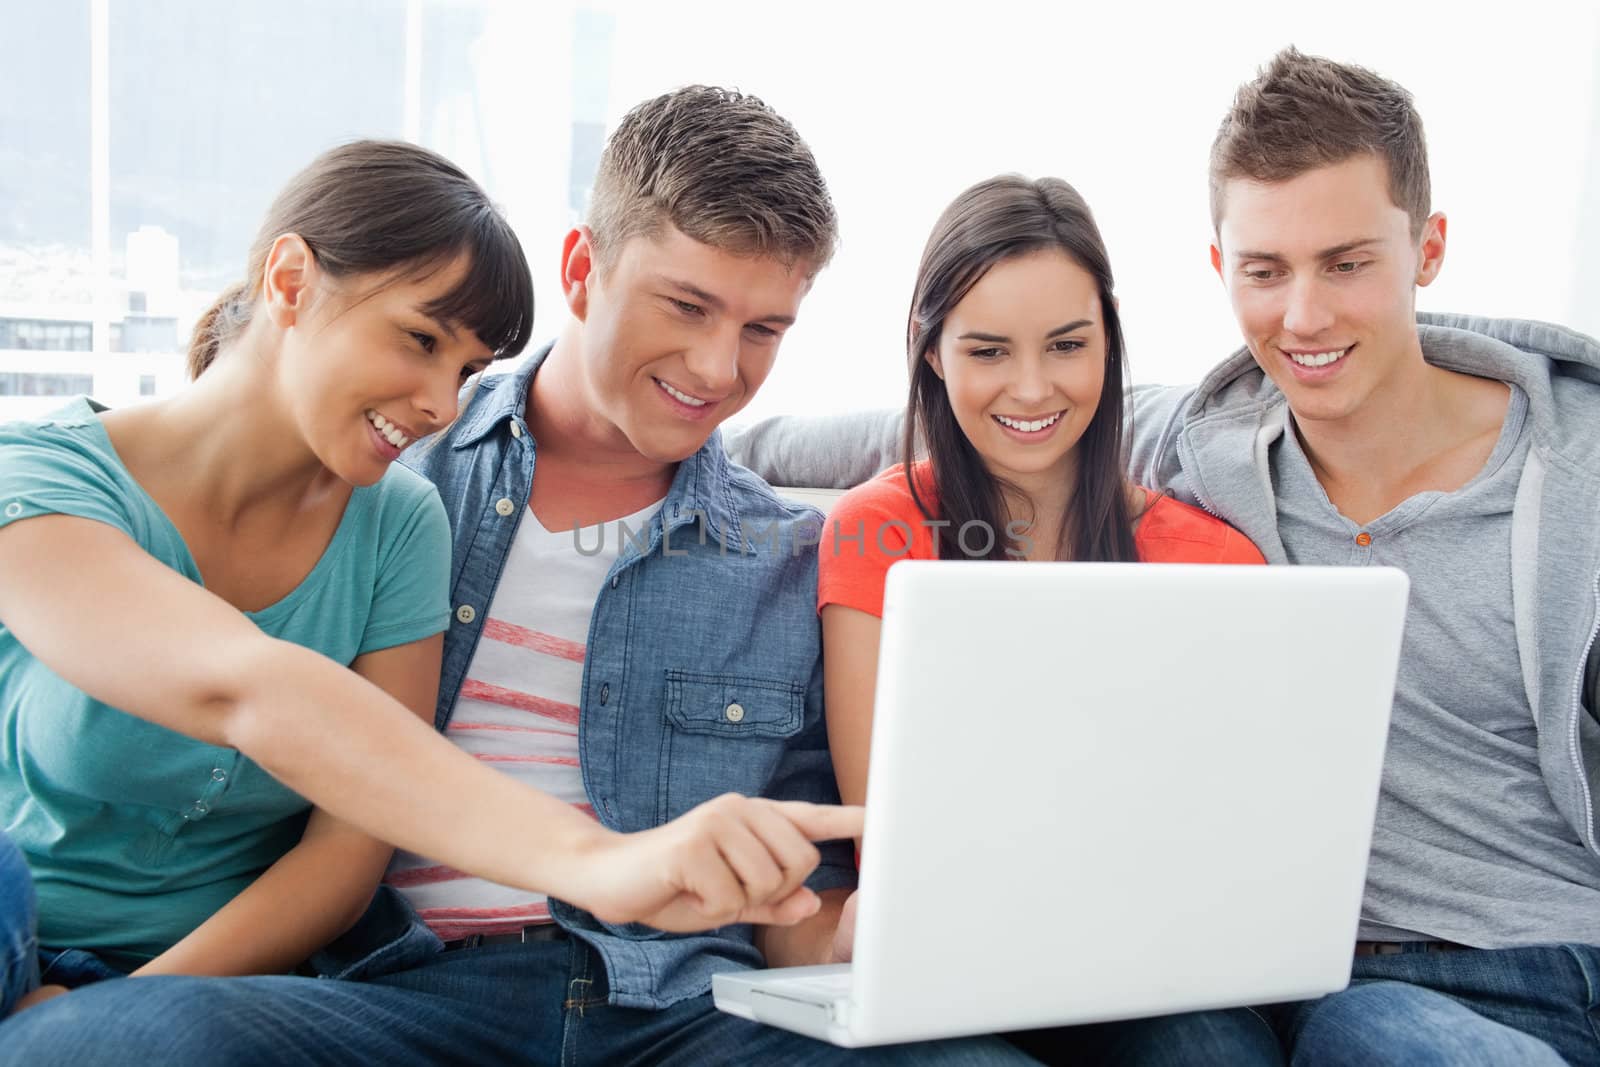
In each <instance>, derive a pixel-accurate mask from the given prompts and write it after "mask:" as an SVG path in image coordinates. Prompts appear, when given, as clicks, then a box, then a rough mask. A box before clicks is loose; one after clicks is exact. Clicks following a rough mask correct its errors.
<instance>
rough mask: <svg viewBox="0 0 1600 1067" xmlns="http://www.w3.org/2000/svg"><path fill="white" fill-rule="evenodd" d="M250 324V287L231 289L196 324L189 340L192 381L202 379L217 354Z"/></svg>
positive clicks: (243, 286)
mask: <svg viewBox="0 0 1600 1067" xmlns="http://www.w3.org/2000/svg"><path fill="white" fill-rule="evenodd" d="M249 322H250V287H249V286H247V285H245V284H244V283H243V282H240V283H239V284H237V285H234V286H231V287H230V288H229V289H228V290H227V291H226V292H224V293H223V294H222V295H221V296H219V297H217V302H216V303H214V304H212V305H211V306H210V307H209V308H207V309H206V313H205V314H204V315H202V316H200V321H198V322H196V323H195V324H194V336H193V337H191V338H190V339H189V377H190V378H198V377H200V375H201V373H202V372H203V371H204V370H205V369H206V368H207V367H209V366H211V362H212V361H213V360H215V359H216V358H217V350H218V349H219V348H221V347H222V346H223V345H224V344H226V343H227V342H228V341H230V340H232V339H233V337H234V335H235V334H237V333H238V332H239V331H240V330H243V329H244V328H245V326H247V325H249Z"/></svg>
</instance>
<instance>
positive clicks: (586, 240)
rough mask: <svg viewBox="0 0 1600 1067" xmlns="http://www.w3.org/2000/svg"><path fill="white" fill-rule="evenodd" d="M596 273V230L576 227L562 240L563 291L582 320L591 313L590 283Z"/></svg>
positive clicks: (570, 306)
mask: <svg viewBox="0 0 1600 1067" xmlns="http://www.w3.org/2000/svg"><path fill="white" fill-rule="evenodd" d="M594 273H595V248H594V233H593V231H591V230H590V229H589V227H587V226H578V227H575V228H574V229H573V230H571V231H570V232H569V233H568V234H567V236H566V239H565V240H564V241H562V242H561V292H562V295H564V296H565V297H566V299H567V309H568V310H569V311H571V312H572V315H573V317H574V318H576V319H577V320H578V321H579V322H582V321H583V320H584V319H585V318H586V317H587V316H588V314H589V283H590V279H591V278H593V277H594Z"/></svg>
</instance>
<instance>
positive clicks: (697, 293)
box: [661, 274, 795, 326]
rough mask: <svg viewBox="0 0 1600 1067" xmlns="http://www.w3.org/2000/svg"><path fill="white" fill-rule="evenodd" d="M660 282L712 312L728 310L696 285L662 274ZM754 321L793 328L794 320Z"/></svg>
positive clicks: (787, 317) (774, 317) (781, 317)
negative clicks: (686, 295)
mask: <svg viewBox="0 0 1600 1067" xmlns="http://www.w3.org/2000/svg"><path fill="white" fill-rule="evenodd" d="M661 280H662V281H663V282H665V283H666V284H668V285H670V286H672V287H673V288H675V289H681V290H682V291H683V292H685V293H688V294H689V295H690V296H692V297H694V298H695V300H696V301H697V302H699V303H701V304H704V305H705V306H706V307H708V308H710V309H711V310H712V311H716V312H723V311H727V310H728V305H727V303H726V302H724V301H723V299H722V298H721V297H720V296H717V295H716V294H715V293H708V292H706V291H705V290H704V289H702V288H700V287H699V286H698V285H691V284H690V283H688V282H686V281H684V280H683V279H681V278H669V277H667V276H666V275H664V274H663V275H661ZM755 321H756V322H771V323H776V324H778V325H780V326H793V325H794V321H795V320H794V316H793V315H763V316H762V317H761V318H759V319H756V320H755Z"/></svg>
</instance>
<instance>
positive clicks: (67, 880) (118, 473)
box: [0, 400, 450, 960]
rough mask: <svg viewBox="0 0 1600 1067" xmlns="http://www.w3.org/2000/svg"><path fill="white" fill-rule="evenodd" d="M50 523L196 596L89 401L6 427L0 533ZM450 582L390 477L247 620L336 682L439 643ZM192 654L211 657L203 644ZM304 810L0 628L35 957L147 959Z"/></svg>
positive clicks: (422, 518)
mask: <svg viewBox="0 0 1600 1067" xmlns="http://www.w3.org/2000/svg"><path fill="white" fill-rule="evenodd" d="M45 514H63V515H74V516H78V517H81V518H86V519H91V520H94V521H97V522H103V523H106V524H107V525H109V526H113V527H115V528H116V529H118V530H121V531H123V532H124V533H126V534H127V535H128V536H129V537H131V538H132V539H133V540H134V541H135V542H136V543H137V544H138V545H139V546H140V547H141V548H143V549H144V550H145V551H146V552H148V553H150V555H152V556H154V557H155V558H156V559H158V560H160V561H161V562H162V563H164V564H166V565H167V566H168V567H171V568H172V569H173V570H175V571H177V572H178V573H180V574H182V575H184V576H185V577H187V578H189V579H190V580H191V581H194V582H196V583H198V582H200V574H199V571H198V570H197V568H196V567H195V563H194V559H193V558H192V557H191V556H190V554H189V550H188V548H187V546H185V544H184V543H183V539H182V538H181V537H180V536H179V534H178V531H177V529H176V528H175V527H174V526H173V525H172V523H171V522H170V521H169V520H168V519H167V517H166V515H165V514H164V513H163V512H162V511H161V509H160V507H158V506H157V504H156V502H155V501H154V500H153V499H151V497H150V496H149V495H148V494H147V493H145V491H144V490H143V489H142V488H140V486H139V485H138V483H137V482H135V481H134V480H133V477H132V476H131V475H130V474H129V473H128V470H127V468H126V467H124V466H123V464H122V461H121V459H120V458H118V456H117V454H116V451H115V450H114V449H113V448H112V446H111V440H110V438H109V437H107V436H106V432H105V429H104V427H103V426H102V425H101V423H100V420H99V418H98V417H97V416H96V414H95V412H94V409H93V408H92V407H91V406H90V405H89V403H88V401H87V400H79V401H77V402H75V403H74V404H73V405H71V406H70V407H69V408H67V409H65V410H64V411H62V412H61V413H58V414H57V415H56V416H54V417H52V418H51V419H48V420H45V421H39V422H23V423H11V424H8V425H3V426H0V526H5V525H8V524H10V523H12V522H17V521H21V520H24V519H27V518H30V517H33V516H38V515H45ZM449 572H450V527H449V522H448V520H447V519H446V517H445V512H444V508H443V506H442V505H441V504H440V502H439V496H438V493H437V492H436V491H435V490H434V488H433V486H432V485H431V484H430V483H429V482H427V481H426V480H424V479H423V478H421V477H419V476H418V475H416V474H414V473H413V472H411V471H409V470H407V469H405V468H404V467H402V466H400V465H399V464H394V465H392V466H391V467H390V468H389V471H388V472H387V473H386V474H385V475H384V476H383V478H382V479H381V480H380V481H379V482H378V483H377V484H375V485H372V486H368V487H365V488H357V489H356V490H355V491H354V492H353V493H352V494H351V496H350V501H349V503H348V504H347V505H346V507H345V512H344V517H343V519H342V520H341V521H340V523H339V527H338V530H337V531H336V532H335V534H334V536H333V540H332V541H331V542H330V543H329V545H328V548H327V550H326V552H324V554H323V556H322V558H321V559H320V560H319V561H318V562H317V564H316V566H315V567H314V568H313V569H312V571H311V573H310V574H308V575H307V576H306V578H305V580H304V581H302V582H301V583H300V584H299V585H298V586H297V587H296V588H295V589H294V590H293V591H292V592H290V593H289V594H288V595H287V596H285V597H284V598H283V599H282V600H280V601H278V602H277V603H276V604H273V605H271V606H270V607H268V608H265V609H264V610H262V611H257V612H250V613H248V616H247V617H248V618H249V619H251V621H253V622H254V623H255V624H256V625H257V626H258V627H260V628H261V630H262V631H263V632H264V633H266V634H269V635H270V636H273V637H277V638H281V639H282V640H285V641H292V642H294V643H295V644H297V645H302V646H304V647H306V648H309V649H313V650H315V651H317V652H320V653H322V654H323V655H325V656H327V657H328V658H329V659H332V660H334V661H336V662H338V663H343V664H348V663H350V662H352V661H353V660H355V658H356V657H357V656H360V655H362V654H363V653H367V652H373V651H376V650H378V649H383V648H392V647H394V646H396V645H402V644H406V643H408V642H411V641H416V640H420V639H421V638H424V637H429V636H432V635H433V634H436V633H439V632H441V631H442V630H444V628H445V627H446V625H447V624H448V616H449V601H448V597H449V588H448V585H449ZM133 624H135V625H136V624H137V623H136V621H135V622H134V623H133ZM189 651H190V652H191V654H193V655H195V656H204V655H205V654H206V649H205V647H204V643H203V642H200V643H197V644H196V646H195V647H194V648H193V649H191V650H189ZM300 710H301V711H302V712H303V713H304V714H306V715H315V714H317V710H318V709H317V708H316V707H315V706H308V707H305V708H302V709H300ZM307 808H308V805H307V803H306V801H305V800H304V799H303V798H302V797H300V796H299V795H298V794H296V793H294V792H291V791H290V790H288V789H286V788H285V787H284V786H282V785H280V784H279V783H278V782H277V781H276V780H275V779H274V778H272V777H271V776H270V775H269V774H267V772H266V771H264V770H262V769H261V767H260V766H258V765H257V764H256V763H255V762H253V761H252V760H249V759H247V758H245V757H244V756H242V755H240V754H239V752H238V751H236V750H234V749H229V748H219V747H216V746H213V745H208V744H204V743H202V742H200V741H196V740H194V739H192V738H189V737H185V736H184V735H182V734H179V733H176V732H174V731H172V730H168V729H166V728H165V727H162V726H157V725H156V724H154V723H151V722H148V721H146V720H143V719H139V718H136V717H134V716H133V715H130V714H128V713H126V712H123V711H119V710H117V709H116V708H113V707H109V706H108V705H105V704H102V703H100V702H99V701H96V700H94V699H93V698H91V697H90V696H88V695H87V694H85V693H83V692H82V691H80V690H78V689H76V688H74V687H73V686H71V685H69V684H67V683H66V682H65V681H63V680H62V679H61V678H60V677H59V676H57V675H56V674H55V673H53V672H52V671H51V670H50V669H49V668H48V667H46V666H45V665H44V664H42V663H40V662H39V661H38V660H37V659H35V658H34V657H33V656H32V655H31V654H30V653H29V652H28V650H27V649H25V648H23V647H22V645H21V644H19V643H18V641H17V640H16V638H15V637H13V636H12V634H11V632H10V630H9V629H8V628H7V627H6V626H5V620H4V619H0V827H3V828H4V830H5V832H6V833H7V834H8V835H9V836H10V837H11V839H12V840H13V841H15V842H16V843H17V845H18V847H20V848H21V849H22V851H23V853H24V854H25V855H26V856H27V858H28V865H29V868H30V869H31V870H32V872H33V877H34V882H35V885H36V886H37V888H38V894H39V940H40V943H41V944H43V945H45V946H48V947H51V948H89V949H94V950H97V951H100V952H103V953H106V954H108V955H110V956H113V957H122V958H126V959H130V960H137V959H142V958H148V957H151V956H154V955H157V954H159V953H160V952H162V951H164V950H165V949H167V948H168V947H170V946H171V945H172V944H174V943H175V942H176V941H178V940H179V939H180V938H182V937H183V936H184V935H186V934H188V933H189V932H190V931H191V930H193V929H194V928H195V927H197V926H199V925H200V924H201V923H202V922H204V921H205V920H206V919H207V918H209V917H210V916H211V915H212V914H213V913H214V912H215V911H217V909H219V908H220V907H222V906H223V905H224V904H226V903H227V902H228V901H229V900H231V899H232V898H233V897H235V896H237V895H238V894H239V892H240V891H241V890H243V889H244V888H245V887H246V886H248V885H249V884H250V883H251V882H252V881H254V880H255V878H256V877H257V876H258V875H260V874H261V873H262V871H264V870H265V869H266V868H267V867H269V866H271V865H272V864H273V863H274V862H275V861H276V860H277V859H278V858H279V857H280V856H282V855H283V854H284V853H285V852H286V851H288V850H289V849H290V848H292V847H293V846H294V845H295V844H296V842H298V841H299V839H300V835H301V832H302V831H303V829H304V827H305V819H306V813H307Z"/></svg>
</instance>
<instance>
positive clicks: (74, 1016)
mask: <svg viewBox="0 0 1600 1067" xmlns="http://www.w3.org/2000/svg"><path fill="white" fill-rule="evenodd" d="M0 1055H3V1057H4V1058H6V1059H7V1060H8V1061H9V1060H12V1058H13V1057H14V1058H15V1059H14V1062H18V1063H27V1064H30V1065H31V1067H51V1065H64V1067H95V1065H98V1064H122V1063H150V1064H157V1063H159V1064H174V1065H178V1067H182V1065H185V1064H197V1063H227V1064H228V1065H229V1067H249V1065H253V1064H263V1065H267V1064H270V1065H274V1067H275V1065H279V1064H317V1065H344V1064H351V1065H353V1064H362V1065H366V1064H374V1063H378V1064H383V1065H384V1067H411V1065H413V1064H459V1063H472V1064H494V1063H506V1064H560V1065H562V1067H576V1065H580V1064H595V1065H600V1064H606V1065H610V1064H625V1063H641V1064H667V1065H670V1064H681V1065H690V1064H694V1065H701V1064H718V1063H760V1064H768V1063H771V1064H796V1065H808V1064H827V1063H840V1064H873V1065H879V1064H930V1065H935V1067H939V1065H949V1067H958V1065H963V1067H964V1065H967V1064H1011V1063H1031V1062H1033V1061H1032V1060H1030V1059H1028V1058H1027V1057H1026V1056H1025V1055H1024V1054H1023V1053H1021V1052H1020V1051H1018V1050H1017V1049H1015V1048H1013V1047H1011V1046H1010V1045H1008V1044H1006V1043H1005V1042H1003V1041H1001V1040H1000V1039H998V1038H973V1039H968V1040H961V1041H943V1042H937V1043H929V1044H922V1045H897V1046H889V1047H885V1048H878V1049H862V1050H854V1051H852V1050H846V1049H839V1048H834V1047H833V1046H831V1045H827V1044H824V1043H822V1042H819V1041H813V1040H811V1039H810V1038H806V1037H801V1036H799V1035H798V1034H791V1033H788V1032H786V1031H783V1030H775V1029H772V1028H770V1027H765V1026H760V1025H758V1024H755V1023H751V1022H746V1021H745V1020H743V1019H739V1018H736V1017H734V1016H732V1015H726V1014H724V1013H722V1012H719V1011H717V1010H716V1009H715V1008H714V1007H712V1004H711V997H710V996H709V995H706V996H702V997H696V998H692V999H690V1000H686V1001H681V1002H679V1003H678V1004H675V1005H673V1006H672V1007H670V1008H666V1009H663V1010H661V1011H647V1010H639V1009H630V1008H617V1007H612V1006H610V1005H608V1004H607V1003H606V982H605V974H604V971H603V969H602V968H601V967H600V966H599V963H598V960H597V958H596V957H595V955H594V953H593V951H592V950H590V949H589V948H588V947H587V946H585V945H584V944H583V943H582V942H579V941H571V942H559V941H557V942H532V943H529V944H507V945H487V946H484V947H481V948H475V949H457V950H455V951H451V952H431V953H429V954H427V955H426V956H425V957H423V958H421V959H414V960H412V961H409V963H408V964H407V965H405V966H403V967H402V968H401V969H397V970H394V971H391V972H390V973H387V974H382V975H377V976H369V977H368V978H367V979H365V980H362V981H344V980H335V979H319V978H296V977H288V976H284V977H262V978H173V977H155V978H130V979H116V980H111V981H102V982H98V983H96V984H94V985H90V986H85V987H83V988H80V989H77V990H74V991H73V992H71V993H69V994H67V995H66V996H62V997H57V998H55V999H54V1000H50V1001H46V1002H45V1003H43V1004H41V1005H39V1006H38V1007H35V1008H30V1009H29V1010H28V1011H26V1012H23V1013H22V1014H21V1015H19V1016H17V1017H16V1018H15V1019H13V1020H11V1021H9V1022H7V1023H4V1024H0Z"/></svg>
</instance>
